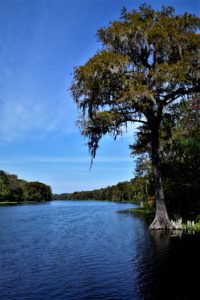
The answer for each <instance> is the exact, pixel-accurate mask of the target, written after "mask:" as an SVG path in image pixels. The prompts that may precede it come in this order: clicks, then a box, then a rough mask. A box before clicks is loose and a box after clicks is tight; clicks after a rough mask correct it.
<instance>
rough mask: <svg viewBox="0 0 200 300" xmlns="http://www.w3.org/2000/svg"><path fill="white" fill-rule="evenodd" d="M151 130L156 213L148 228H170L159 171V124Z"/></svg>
mask: <svg viewBox="0 0 200 300" xmlns="http://www.w3.org/2000/svg"><path fill="white" fill-rule="evenodd" d="M157 127H158V128H153V129H152V130H151V154H152V157H151V159H152V171H153V177H154V185H155V200H156V214H155V218H154V220H153V222H152V224H151V225H150V229H172V228H173V226H172V224H171V222H170V220H169V216H168V213H167V208H166V205H165V199H164V192H163V186H162V179H161V171H160V146H159V126H157Z"/></svg>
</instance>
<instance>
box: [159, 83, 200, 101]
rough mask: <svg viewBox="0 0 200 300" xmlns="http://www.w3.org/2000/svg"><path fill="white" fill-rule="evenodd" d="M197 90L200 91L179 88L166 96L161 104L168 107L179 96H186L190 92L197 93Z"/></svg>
mask: <svg viewBox="0 0 200 300" xmlns="http://www.w3.org/2000/svg"><path fill="white" fill-rule="evenodd" d="M199 90H200V88H199V87H196V88H195V87H191V88H189V89H187V90H186V89H185V88H183V87H181V88H178V89H177V90H176V91H174V92H172V93H171V94H168V95H166V96H165V97H164V99H163V101H162V102H163V104H164V105H168V104H170V103H171V102H173V101H174V100H176V99H177V98H178V97H180V96H184V95H188V94H190V93H192V92H198V91H199ZM168 100H169V101H168Z"/></svg>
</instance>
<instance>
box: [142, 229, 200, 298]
mask: <svg viewBox="0 0 200 300" xmlns="http://www.w3.org/2000/svg"><path fill="white" fill-rule="evenodd" d="M149 235H150V239H151V243H152V250H151V253H149V255H148V258H147V260H152V263H150V262H148V263H146V266H145V268H143V272H145V271H146V274H148V276H146V278H145V282H146V284H145V282H144V283H143V284H141V285H140V288H141V287H142V290H141V296H142V298H141V299H170V300H172V299H189V300H190V299H199V295H198V294H199V286H198V285H199V276H198V273H199V254H200V235H199V234H194V235H188V234H185V233H183V232H182V231H172V232H170V231H169V232H166V231H150V232H149ZM147 249H148V250H149V247H148V248H145V250H144V252H146V251H147ZM142 259H143V263H144V262H145V259H146V258H145V255H144V253H143V258H142ZM148 267H149V269H148ZM148 277H149V278H148Z"/></svg>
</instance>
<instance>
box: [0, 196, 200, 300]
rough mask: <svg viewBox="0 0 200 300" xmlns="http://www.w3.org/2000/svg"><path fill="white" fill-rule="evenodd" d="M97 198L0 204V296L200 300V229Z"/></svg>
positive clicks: (37, 299) (4, 299)
mask: <svg viewBox="0 0 200 300" xmlns="http://www.w3.org/2000/svg"><path fill="white" fill-rule="evenodd" d="M131 207H134V205H132V204H124V203H122V204H120V203H112V202H98V201H52V202H49V203H45V204H38V205H19V206H8V207H0V299H2V300H9V299H12V300H13V299H15V300H18V299H19V300H33V299H34V300H40V299H41V300H47V299H48V300H49V299H55V300H61V299H62V300H68V299H76V300H77V299H85V300H88V299H94V300H98V299H102V300H104V299H109V300H111V299H116V300H117V299H119V300H120V299H133V300H142V299H145V300H146V299H158V300H162V299H168V300H172V299H199V297H200V296H199V295H198V294H196V292H198V293H199V275H198V274H195V270H196V271H197V272H198V273H199V271H200V268H199V256H200V236H199V235H198V234H194V235H187V234H181V233H179V234H178V235H177V234H172V233H166V232H165V233H163V232H162V231H161V232H150V231H149V230H148V227H147V225H146V223H145V222H144V221H143V220H140V219H138V218H135V217H133V216H131V215H129V214H126V213H118V211H121V210H125V209H128V208H131Z"/></svg>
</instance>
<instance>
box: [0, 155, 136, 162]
mask: <svg viewBox="0 0 200 300" xmlns="http://www.w3.org/2000/svg"><path fill="white" fill-rule="evenodd" d="M131 161H133V158H131V157H129V156H128V157H125V156H112V157H109V156H99V157H97V158H96V159H95V163H120V162H121V163H126V162H127V163H130V162H131ZM0 163H1V164H21V163H24V164H30V163H31V164H38V163H40V164H59V163H61V164H62V163H72V164H76V163H78V164H89V163H90V157H85V156H76V157H75V156H74V157H73V156H36V155H30V156H16V157H13V156H12V157H11V158H8V157H4V158H2V157H1V159H0Z"/></svg>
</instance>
